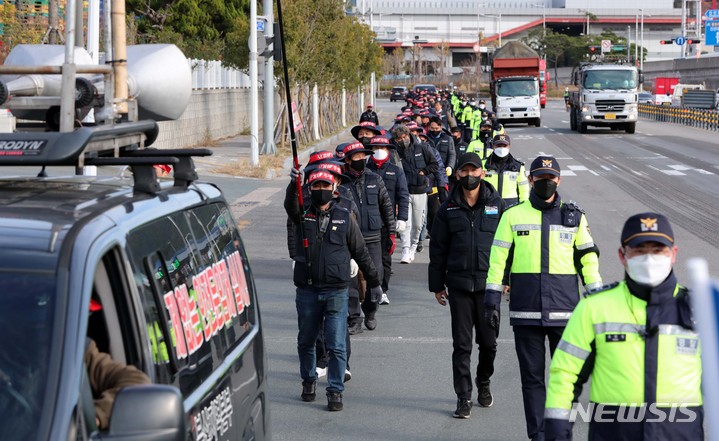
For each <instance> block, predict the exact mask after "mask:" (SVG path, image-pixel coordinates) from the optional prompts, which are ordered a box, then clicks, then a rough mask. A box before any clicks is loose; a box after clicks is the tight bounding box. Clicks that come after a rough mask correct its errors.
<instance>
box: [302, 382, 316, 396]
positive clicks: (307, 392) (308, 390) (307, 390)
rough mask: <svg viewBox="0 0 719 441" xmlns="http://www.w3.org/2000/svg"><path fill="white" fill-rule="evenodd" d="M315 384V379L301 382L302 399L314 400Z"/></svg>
mask: <svg viewBox="0 0 719 441" xmlns="http://www.w3.org/2000/svg"><path fill="white" fill-rule="evenodd" d="M316 386H317V382H316V381H303V382H302V401H314V400H315V397H316V396H317V394H316V392H315V388H316Z"/></svg>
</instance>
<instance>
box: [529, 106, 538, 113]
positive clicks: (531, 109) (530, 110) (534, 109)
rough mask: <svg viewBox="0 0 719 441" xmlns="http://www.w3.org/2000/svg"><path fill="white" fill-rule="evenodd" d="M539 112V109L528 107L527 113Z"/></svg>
mask: <svg viewBox="0 0 719 441" xmlns="http://www.w3.org/2000/svg"><path fill="white" fill-rule="evenodd" d="M538 111H539V109H537V108H536V107H527V112H538Z"/></svg>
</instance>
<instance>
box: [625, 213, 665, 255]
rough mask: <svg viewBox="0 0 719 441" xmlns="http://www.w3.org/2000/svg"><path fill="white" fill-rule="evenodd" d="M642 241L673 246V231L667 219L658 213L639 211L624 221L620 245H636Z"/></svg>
mask: <svg viewBox="0 0 719 441" xmlns="http://www.w3.org/2000/svg"><path fill="white" fill-rule="evenodd" d="M644 242H659V243H661V244H662V245H666V246H668V247H671V246H674V232H673V231H672V226H671V225H670V224H669V219H667V217H666V216H664V215H663V214H659V213H651V212H648V213H639V214H635V215H634V216H631V217H630V218H629V219H627V221H626V222H624V228H622V246H630V247H636V246H638V245H640V244H642V243H644Z"/></svg>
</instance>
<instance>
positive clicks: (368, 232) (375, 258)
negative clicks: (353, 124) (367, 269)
mask: <svg viewBox="0 0 719 441" xmlns="http://www.w3.org/2000/svg"><path fill="white" fill-rule="evenodd" d="M373 153H374V152H373V151H372V150H370V149H367V148H365V147H364V145H363V144H362V143H361V142H353V143H351V144H349V145H348V146H347V147H345V149H344V158H343V159H344V161H345V172H346V174H347V176H349V178H350V182H348V183H347V184H343V185H345V186H347V187H349V189H350V190H351V193H352V196H353V197H354V201H355V204H357V208H358V209H359V213H360V222H359V224H360V229H361V230H362V236H363V237H364V240H365V243H366V244H367V250H368V251H369V254H370V257H371V258H372V262H374V266H375V268H377V273H378V274H379V279H380V280H382V278H383V277H384V275H383V267H382V230H385V231H386V234H387V235H388V236H389V237H392V236H394V235H395V223H396V220H395V214H394V206H393V205H392V201H391V200H390V198H389V194H387V188H386V187H385V185H384V182H383V181H382V178H380V177H379V176H378V175H377V174H376V173H374V172H373V171H371V170H369V169H367V159H368V156H370V155H372V154H373ZM391 251H392V252H394V249H392V250H391ZM368 286H369V285H368ZM370 294H371V293H370V292H369V289H368V290H367V291H366V292H365V293H364V301H363V302H362V311H363V312H364V314H365V319H364V324H365V327H366V328H367V329H369V330H370V331H373V330H375V328H376V327H377V319H376V317H375V313H376V312H377V306H378V304H379V301H380V300H381V299H382V291H381V290H380V291H379V294H378V295H376V296H375V295H370ZM359 300H360V299H359V298H357V299H355V298H350V333H355V332H357V330H356V329H354V328H357V327H358V326H359V327H360V329H361V322H360V315H361V313H360V308H359ZM353 330H354V331H353Z"/></svg>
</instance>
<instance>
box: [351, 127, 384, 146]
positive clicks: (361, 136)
mask: <svg viewBox="0 0 719 441" xmlns="http://www.w3.org/2000/svg"><path fill="white" fill-rule="evenodd" d="M350 133H351V134H352V137H353V138H354V139H356V140H357V141H359V142H361V143H362V145H363V146H364V147H365V148H369V141H370V139H372V138H374V137H375V136H382V131H381V130H379V129H378V128H377V124H375V123H373V122H372V121H362V122H361V123H359V124H358V125H356V126H354V127H352V129H351V130H350Z"/></svg>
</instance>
